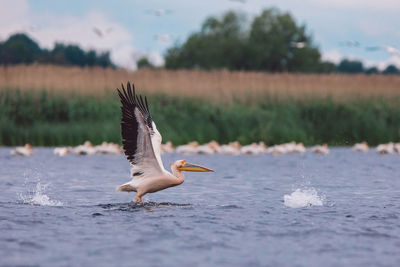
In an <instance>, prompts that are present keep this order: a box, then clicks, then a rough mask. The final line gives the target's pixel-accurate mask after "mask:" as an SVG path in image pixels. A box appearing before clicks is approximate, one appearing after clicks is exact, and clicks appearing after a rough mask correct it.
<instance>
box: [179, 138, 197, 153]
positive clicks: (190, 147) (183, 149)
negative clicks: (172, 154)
mask: <svg viewBox="0 0 400 267" xmlns="http://www.w3.org/2000/svg"><path fill="white" fill-rule="evenodd" d="M198 146H199V143H198V142H197V141H193V142H189V143H188V144H186V145H181V146H178V147H177V148H176V152H177V153H179V154H186V155H192V154H196V153H197V147H198Z"/></svg>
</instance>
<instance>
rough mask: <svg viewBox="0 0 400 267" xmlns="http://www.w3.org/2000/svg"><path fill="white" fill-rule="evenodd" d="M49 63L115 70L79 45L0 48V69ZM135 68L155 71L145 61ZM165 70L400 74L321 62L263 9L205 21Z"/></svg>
mask: <svg viewBox="0 0 400 267" xmlns="http://www.w3.org/2000/svg"><path fill="white" fill-rule="evenodd" d="M34 62H37V63H47V64H57V65H76V66H82V67H83V66H102V67H115V66H116V65H115V64H114V63H113V62H112V61H111V59H110V54H109V52H103V53H97V52H96V51H94V50H89V51H84V50H83V49H81V48H80V47H79V46H77V45H66V44H61V43H57V44H56V45H55V47H54V48H53V49H52V50H48V49H42V48H40V47H39V45H38V44H37V43H36V42H35V41H33V40H32V39H31V38H29V37H28V36H27V35H26V34H15V35H12V36H11V37H10V38H9V39H8V40H6V41H5V42H0V64H3V65H8V64H21V63H24V64H30V63H34ZM137 66H138V68H154V66H153V65H152V64H151V62H150V61H149V60H148V59H147V58H146V57H143V58H141V59H140V60H138V62H137ZM164 67H165V68H167V69H203V70H213V69H228V70H244V71H266V72H300V73H335V72H338V73H351V74H353V73H366V74H374V73H383V74H400V70H399V69H397V68H396V66H394V65H390V66H388V67H387V68H386V69H385V70H383V71H379V70H378V69H377V68H376V67H369V68H367V67H365V66H363V63H362V62H361V61H357V60H348V59H344V60H342V61H341V62H340V63H339V64H334V63H332V62H329V61H323V60H322V58H321V53H320V51H319V48H318V47H317V45H316V44H314V41H313V38H312V36H311V34H309V33H308V32H307V29H306V26H305V25H298V24H297V23H296V21H295V20H294V18H293V17H292V16H291V15H290V14H289V13H282V12H280V11H279V10H278V9H275V8H271V9H265V10H264V11H263V12H262V13H261V14H260V15H259V16H256V17H254V18H253V19H252V20H251V21H250V22H249V20H248V18H247V17H246V16H245V15H244V14H242V13H239V12H233V11H228V12H226V13H225V14H223V15H222V16H221V17H215V16H211V17H209V18H207V19H206V20H205V21H204V22H203V24H202V26H201V29H200V30H199V31H198V32H194V33H193V34H191V35H190V36H189V37H188V39H187V40H186V41H185V42H183V43H176V44H174V45H173V46H172V47H171V48H169V49H168V50H167V51H166V53H165V66H164Z"/></svg>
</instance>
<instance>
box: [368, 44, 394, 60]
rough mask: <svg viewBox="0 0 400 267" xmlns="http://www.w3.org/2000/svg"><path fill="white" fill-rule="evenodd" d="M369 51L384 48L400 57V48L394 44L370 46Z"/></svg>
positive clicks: (383, 49)
mask: <svg viewBox="0 0 400 267" xmlns="http://www.w3.org/2000/svg"><path fill="white" fill-rule="evenodd" d="M366 50H367V51H377V50H382V51H386V52H387V53H389V54H392V55H394V56H397V57H400V50H398V49H397V48H395V47H393V46H388V45H381V46H369V47H366Z"/></svg>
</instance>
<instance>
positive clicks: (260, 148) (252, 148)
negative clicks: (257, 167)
mask: <svg viewBox="0 0 400 267" xmlns="http://www.w3.org/2000/svg"><path fill="white" fill-rule="evenodd" d="M266 149H267V148H266V146H265V143H264V142H259V143H258V144H257V143H252V144H250V145H247V146H242V148H241V149H240V153H242V154H247V155H260V154H263V153H264V152H265V151H266Z"/></svg>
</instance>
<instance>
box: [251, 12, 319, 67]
mask: <svg viewBox="0 0 400 267" xmlns="http://www.w3.org/2000/svg"><path fill="white" fill-rule="evenodd" d="M296 43H302V47H301V48H300V47H299V48H297V47H296V46H294V45H293V44H296ZM249 49H250V51H251V52H250V54H251V56H250V58H251V69H255V70H268V71H272V72H276V71H278V72H279V71H296V72H311V71H317V70H318V64H319V61H320V53H319V51H318V49H317V48H316V47H314V46H313V44H312V38H311V36H308V35H307V34H306V28H305V26H304V25H303V26H297V25H296V22H295V21H294V19H293V18H292V16H291V15H290V14H289V13H283V14H281V13H280V12H279V11H278V10H277V9H267V10H264V11H263V12H262V13H261V15H260V16H258V17H256V18H255V19H254V20H253V23H252V26H251V30H250V36H249Z"/></svg>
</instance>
